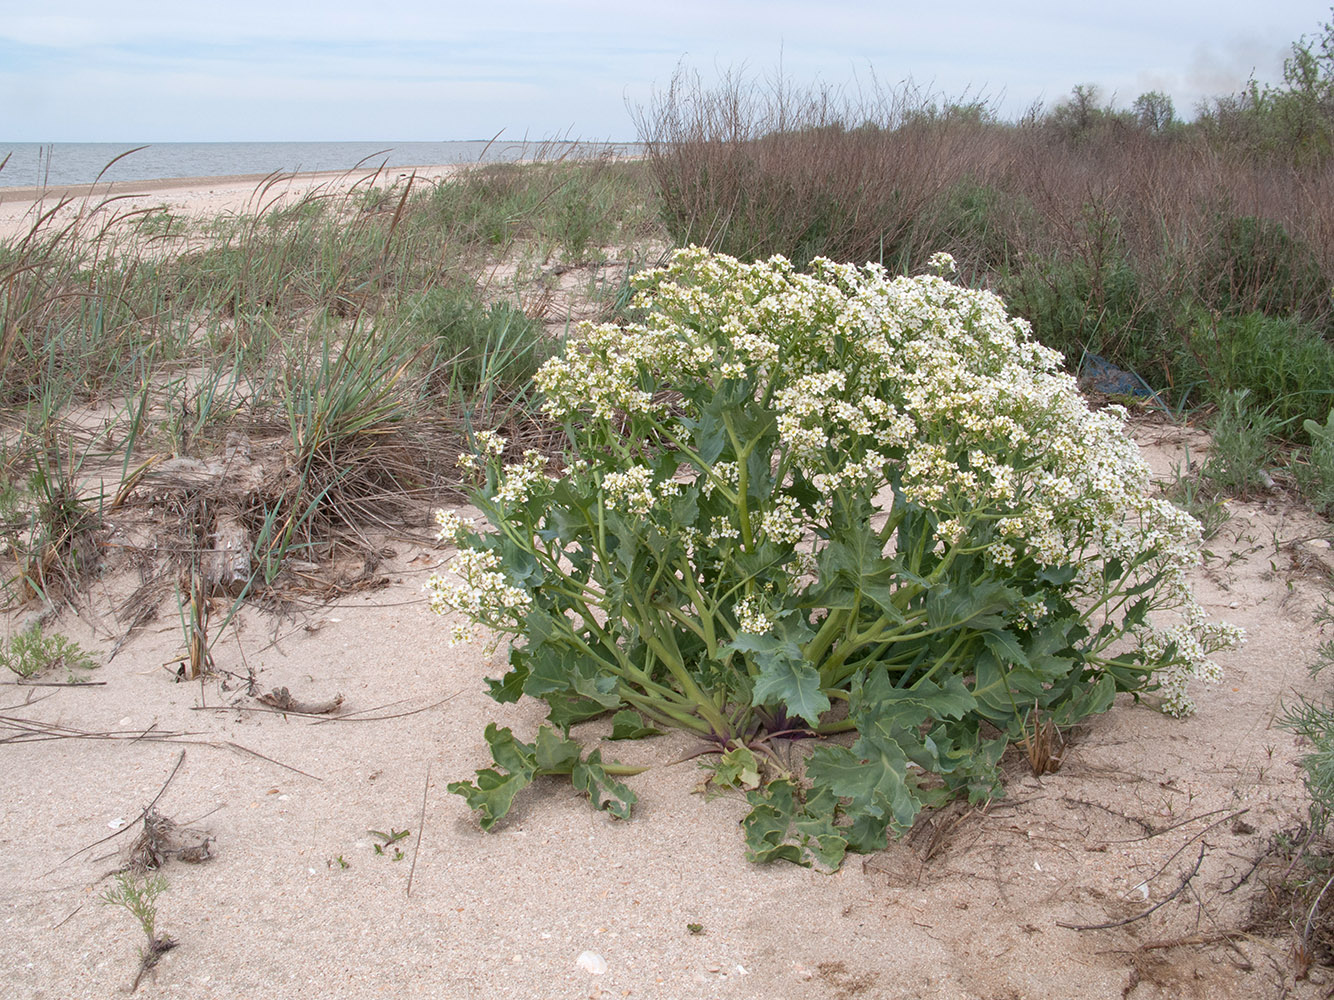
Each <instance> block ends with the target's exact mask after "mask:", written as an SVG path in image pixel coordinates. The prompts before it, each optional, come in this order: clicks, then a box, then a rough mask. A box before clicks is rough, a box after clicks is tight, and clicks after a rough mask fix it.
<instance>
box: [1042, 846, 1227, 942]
mask: <svg viewBox="0 0 1334 1000" xmlns="http://www.w3.org/2000/svg"><path fill="white" fill-rule="evenodd" d="M1203 863H1204V845H1203V844H1201V845H1200V856H1199V857H1198V858H1196V859H1195V867H1194V868H1192V869H1191V870H1190V871H1189V872H1187V873H1186V877H1185V878H1183V879H1182V880H1181V884H1180V885H1179V886H1177V887H1176V888H1175V889H1173V890H1172V892H1171V894H1170V895H1168V896H1166V897H1165V898H1163V899H1161V900H1159V901H1158V902H1156V903H1154V904H1153V905H1152V906H1150V907H1149V908H1148V909H1147V910H1145V911H1144V912H1143V913H1137V914H1135V915H1134V916H1133V917H1126V918H1125V919H1124V920H1113V921H1110V922H1109V923H1105V924H1067V923H1066V922H1065V921H1063V920H1058V921H1056V926H1057V927H1064V928H1066V929H1067V930H1072V931H1105V930H1108V929H1110V928H1112V927H1124V926H1125V925H1126V924H1133V923H1134V922H1135V921H1136V920H1143V919H1144V918H1145V917H1147V916H1148V915H1149V914H1150V913H1153V912H1154V911H1155V910H1159V909H1161V908H1162V907H1164V906H1166V905H1167V904H1168V903H1170V902H1171V901H1172V900H1174V899H1176V898H1177V897H1178V896H1180V895H1181V894H1182V893H1183V892H1185V891H1186V886H1188V885H1190V880H1191V879H1193V878H1194V877H1195V876H1196V874H1197V873H1198V872H1199V870H1200V865H1201V864H1203Z"/></svg>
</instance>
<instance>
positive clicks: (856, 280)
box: [427, 247, 1241, 866]
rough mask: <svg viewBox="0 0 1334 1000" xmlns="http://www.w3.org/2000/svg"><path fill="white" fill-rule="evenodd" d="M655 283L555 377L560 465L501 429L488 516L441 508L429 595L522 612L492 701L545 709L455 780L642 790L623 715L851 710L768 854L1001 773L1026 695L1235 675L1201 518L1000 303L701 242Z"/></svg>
mask: <svg viewBox="0 0 1334 1000" xmlns="http://www.w3.org/2000/svg"><path fill="white" fill-rule="evenodd" d="M933 263H934V265H935V266H937V267H938V269H939V270H940V271H941V272H945V271H949V270H952V265H953V261H952V259H951V258H949V256H948V255H945V254H939V255H937V256H936V257H935V258H933ZM635 281H636V283H637V286H638V288H639V298H638V299H637V301H636V305H637V306H638V307H640V309H641V311H642V313H641V314H642V316H643V320H642V322H637V323H630V324H627V325H625V326H615V325H601V326H595V325H585V326H584V327H583V328H582V329H581V331H580V334H579V336H577V337H575V338H572V340H571V344H570V346H569V347H568V348H567V350H566V352H565V354H564V355H563V356H561V357H557V358H554V359H552V360H550V361H548V362H546V364H545V365H544V366H543V367H542V369H541V370H540V371H539V373H538V375H537V385H538V388H539V389H540V391H541V392H542V393H543V396H544V403H543V406H544V408H545V410H546V412H547V414H548V415H549V416H550V417H552V418H553V419H557V420H560V421H562V422H563V423H564V425H565V430H566V433H567V435H568V438H569V441H570V453H569V454H568V455H567V456H566V461H565V468H564V469H563V471H562V474H561V475H560V476H559V477H555V476H552V475H549V474H548V473H547V471H546V467H545V461H546V460H545V459H544V457H543V456H541V455H539V454H537V453H536V452H528V453H526V454H525V455H524V456H523V458H522V459H521V460H519V461H510V462H506V461H505V445H504V442H503V441H502V440H500V439H498V438H494V437H490V438H488V437H487V436H485V435H482V436H479V444H480V445H481V448H480V451H481V454H480V455H479V456H478V457H477V459H476V463H475V464H476V468H477V469H478V472H479V476H481V479H480V485H479V488H478V489H477V490H476V492H475V494H474V496H473V502H474V503H475V505H476V506H477V507H478V508H479V509H480V510H481V511H482V513H483V514H484V515H485V517H486V519H487V521H488V522H489V526H490V527H489V530H486V531H479V530H477V529H476V527H475V526H474V525H472V524H471V523H470V522H468V521H466V520H465V519H464V518H463V517H461V516H460V515H459V514H458V513H457V512H448V511H447V512H442V513H441V514H440V515H439V517H438V520H439V523H440V527H441V537H442V538H443V539H445V540H448V541H451V542H453V543H455V544H457V545H458V547H459V551H458V554H457V555H456V557H455V558H454V559H453V561H452V563H451V565H450V567H449V571H448V574H447V575H442V576H437V577H435V578H433V579H432V580H431V581H429V582H428V584H427V589H428V593H429V598H430V603H431V606H432V608H433V609H434V610H435V611H438V612H440V613H442V614H449V615H451V616H452V617H453V619H454V624H453V631H452V641H454V642H460V641H468V640H470V639H471V638H472V637H473V635H474V633H475V632H476V631H477V629H478V627H483V628H485V629H488V630H492V631H493V632H494V633H496V634H498V635H499V636H500V637H501V638H505V637H509V638H510V645H509V667H510V669H509V672H508V673H507V674H506V675H505V676H504V677H502V678H500V679H498V680H493V681H490V682H489V683H490V686H491V694H492V696H493V697H494V698H496V699H497V700H498V701H501V702H508V701H514V700H516V699H518V698H519V697H520V696H521V695H525V694H527V695H530V696H533V697H536V698H540V699H542V700H544V701H545V702H546V703H547V705H548V707H549V709H550V712H549V715H548V718H549V720H550V723H551V724H552V726H551V727H548V726H543V727H542V728H541V729H539V731H538V735H537V740H536V742H535V743H534V744H531V745H530V744H526V743H523V742H521V741H519V740H517V739H516V738H515V737H514V735H513V734H512V733H511V732H510V730H508V729H499V728H497V727H496V726H495V725H491V726H488V728H487V732H486V738H487V741H488V743H489V744H490V745H491V749H492V753H493V755H494V757H495V760H496V763H497V765H498V767H499V769H491V768H488V769H485V770H483V771H481V772H479V773H478V776H477V779H476V781H475V782H472V781H463V782H455V783H454V784H452V785H451V786H450V789H451V791H454V792H456V793H458V794H460V795H463V796H464V797H465V798H466V799H467V800H468V802H469V803H470V804H471V805H472V806H473V807H474V808H476V809H478V810H479V811H480V813H481V815H482V825H483V826H484V827H486V828H490V827H491V826H492V825H493V824H494V823H495V822H496V821H497V820H498V819H499V818H500V817H501V816H503V815H504V814H505V812H506V811H507V810H508V809H509V807H510V804H511V803H512V801H513V797H514V795H515V794H516V793H517V792H518V791H519V790H520V789H522V788H523V787H524V786H525V785H526V784H528V783H529V782H531V781H532V780H533V778H534V777H535V776H537V775H539V774H543V773H556V774H569V775H570V776H571V779H572V781H573V782H574V784H575V785H576V787H579V788H581V789H583V790H585V791H587V792H588V794H589V797H590V800H592V802H593V803H594V804H595V805H597V806H599V807H601V808H606V809H609V810H610V811H611V812H612V813H613V815H617V816H623V815H626V814H627V813H628V811H629V808H630V805H631V804H632V802H633V793H632V792H630V791H629V789H626V788H625V787H624V786H623V785H620V784H619V782H616V781H614V779H613V775H614V773H615V772H613V771H612V769H611V767H610V766H604V765H602V763H601V758H600V756H599V755H598V752H597V751H594V752H593V753H592V754H590V755H589V757H588V758H586V759H585V758H583V756H582V750H581V748H580V747H579V746H578V744H577V743H575V742H574V741H573V740H571V739H569V727H570V726H571V725H573V724H575V723H578V722H580V721H582V720H585V719H590V718H593V717H595V716H599V715H602V714H604V713H612V712H616V713H618V714H617V715H616V718H615V720H614V724H615V726H616V728H618V729H620V730H622V731H623V733H624V732H626V731H630V730H633V729H634V728H635V724H636V722H638V723H639V724H641V725H642V723H643V721H644V720H647V721H648V722H649V723H650V724H653V725H659V726H676V727H679V728H684V729H686V730H689V731H692V732H694V733H696V734H698V735H699V736H700V737H702V738H703V739H705V740H709V741H712V742H713V743H714V744H716V746H717V749H718V750H719V751H727V750H729V749H731V750H733V751H735V748H737V747H738V746H751V747H758V748H761V749H764V748H767V747H768V746H769V745H770V744H771V743H772V741H774V740H778V739H791V738H799V737H811V736H821V737H823V736H833V735H836V734H840V733H851V734H854V735H853V736H852V737H851V742H850V745H845V744H846V742H847V741H823V740H822V741H821V743H820V745H819V746H818V747H817V748H816V749H815V750H814V751H813V753H812V754H811V755H810V757H809V759H808V760H807V762H806V766H805V770H804V776H799V775H792V774H788V773H786V772H784V771H782V770H781V769H778V773H777V774H775V775H774V776H773V777H771V778H770V779H769V780H768V781H767V782H765V783H764V784H762V785H761V787H758V788H754V789H752V790H750V791H748V792H747V797H748V799H749V801H750V803H751V805H752V806H753V807H754V808H753V810H752V812H751V814H750V816H749V817H748V818H747V819H746V821H745V824H744V827H745V831H746V837H747V842H748V845H749V847H750V854H751V856H752V857H753V858H756V859H759V860H770V859H773V858H786V859H788V860H793V861H800V862H804V861H806V860H807V859H808V857H809V856H811V855H813V856H814V857H815V858H817V859H818V860H820V861H821V862H822V863H824V864H826V865H829V866H837V865H838V864H839V863H840V862H841V860H842V858H843V855H844V852H845V851H847V850H854V851H860V852H865V851H871V850H876V849H878V848H880V847H883V846H884V844H885V842H886V837H887V834H888V832H889V830H890V829H893V830H895V831H898V830H902V829H904V828H906V827H907V826H909V825H910V824H911V823H912V822H913V820H914V818H915V817H916V815H917V813H918V811H919V810H920V809H921V808H923V807H924V806H926V805H931V804H935V803H938V802H940V801H943V800H944V799H945V798H947V797H949V796H952V795H956V794H957V795H968V796H969V797H970V798H972V799H974V800H981V799H985V798H986V797H988V796H991V795H994V794H996V792H997V789H998V784H999V772H998V769H997V766H996V763H997V760H998V759H999V757H1000V754H1001V752H1002V751H1003V749H1004V748H1005V746H1006V745H1007V743H1008V742H1009V741H1011V740H1019V739H1022V738H1023V736H1024V733H1025V731H1026V729H1025V727H1026V724H1027V721H1028V719H1029V716H1030V714H1031V713H1033V712H1039V713H1041V718H1043V719H1050V720H1052V722H1053V723H1054V724H1056V725H1068V724H1070V723H1072V722H1074V721H1076V720H1077V719H1079V718H1082V717H1084V716H1087V715H1089V714H1091V713H1095V712H1101V711H1104V710H1106V709H1107V708H1108V707H1109V706H1110V705H1111V704H1112V700H1113V697H1114V696H1115V695H1116V693H1117V692H1132V693H1134V694H1136V695H1137V696H1138V695H1139V694H1140V693H1141V692H1145V691H1151V690H1156V691H1157V692H1158V693H1159V695H1160V696H1161V703H1162V706H1163V708H1164V709H1165V710H1166V711H1168V712H1169V713H1172V714H1177V715H1180V714H1184V713H1186V712H1189V711H1190V710H1191V707H1192V702H1191V698H1190V693H1189V685H1190V682H1191V681H1192V680H1194V679H1197V678H1198V679H1203V680H1216V679H1217V678H1218V677H1219V675H1220V672H1219V668H1218V666H1217V665H1216V664H1215V663H1214V662H1213V660H1211V659H1210V657H1211V655H1212V654H1213V653H1214V652H1215V651H1217V650H1220V649H1226V648H1229V647H1231V646H1233V645H1235V644H1237V643H1238V642H1239V641H1240V638H1241V636H1240V632H1239V630H1237V629H1235V628H1233V627H1231V626H1228V625H1224V624H1219V623H1213V622H1209V621H1207V620H1206V618H1205V615H1204V612H1203V610H1202V609H1201V608H1200V606H1199V605H1198V604H1197V603H1196V601H1195V600H1194V599H1193V597H1192V595H1191V592H1190V589H1189V586H1188V584H1187V580H1186V577H1187V572H1188V570H1189V569H1190V568H1191V567H1192V566H1193V565H1194V564H1195V563H1196V561H1197V560H1198V558H1199V544H1200V528H1199V525H1198V524H1197V523H1196V521H1195V520H1194V519H1193V518H1191V517H1190V516H1189V515H1187V514H1185V513H1184V512H1182V511H1180V510H1178V509H1177V508H1176V507H1174V506H1173V505H1172V504H1171V503H1169V502H1168V501H1166V500H1164V499H1162V498H1160V497H1156V496H1154V495H1153V494H1152V491H1151V488H1150V477H1149V470H1148V467H1147V465H1146V464H1145V463H1144V461H1143V459H1142V458H1141V457H1140V455H1139V452H1138V449H1137V448H1136V446H1135V444H1134V442H1133V441H1131V440H1130V439H1129V437H1128V436H1127V435H1126V433H1125V430H1124V420H1125V412H1124V411H1123V410H1121V409H1120V408H1117V407H1109V408H1106V409H1103V410H1100V411H1096V412H1094V411H1092V410H1090V409H1089V407H1088V406H1087V404H1086V403H1085V402H1084V400H1083V398H1082V397H1081V396H1080V395H1079V393H1078V390H1077V388H1076V384H1075V382H1074V380H1073V379H1072V378H1071V377H1070V376H1069V375H1066V374H1064V373H1062V372H1061V371H1060V369H1059V365H1060V360H1061V359H1060V355H1059V354H1057V353H1056V352H1054V351H1052V350H1050V349H1048V348H1046V347H1043V346H1042V345H1041V344H1039V343H1037V342H1036V341H1035V340H1034V339H1033V338H1032V336H1031V334H1030V331H1029V328H1028V325H1027V323H1025V322H1024V321H1023V320H1019V319H1014V318H1011V317H1010V316H1009V315H1008V314H1007V313H1006V310H1005V307H1004V304H1003V303H1002V302H1001V300H1000V299H999V298H997V297H996V296H994V295H992V294H990V293H988V292H985V291H977V290H972V289H969V288H965V287H961V286H959V285H956V284H954V283H952V282H951V281H949V280H947V279H946V278H944V277H941V276H934V275H928V276H919V277H899V278H890V277H889V276H888V274H887V273H886V272H885V270H884V269H883V268H881V267H878V266H875V265H868V266H866V267H862V268H859V267H854V266H851V265H841V264H835V263H832V262H830V261H828V260H816V261H814V262H813V264H812V266H811V271H810V273H799V272H798V271H796V270H795V269H794V268H793V267H792V265H791V264H790V263H789V262H788V261H786V260H785V259H784V258H782V257H774V258H772V259H770V260H767V261H761V262H758V263H754V264H745V263H742V262H740V261H738V260H735V259H733V258H731V257H726V256H722V255H715V254H712V253H710V252H708V251H706V250H702V249H699V248H693V247H692V248H689V249H685V250H681V251H678V252H677V253H676V255H675V256H674V258H673V259H672V261H671V262H670V264H669V265H668V266H667V267H666V268H664V269H661V270H657V271H653V272H645V273H643V274H640V275H638V276H637V277H636V279H635ZM552 727H554V728H552ZM557 730H560V733H558V732H557ZM562 734H563V735H562ZM613 735H615V733H613ZM736 757H737V755H736V754H735V753H733V758H734V759H735V758H736Z"/></svg>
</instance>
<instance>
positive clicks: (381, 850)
mask: <svg viewBox="0 0 1334 1000" xmlns="http://www.w3.org/2000/svg"><path fill="white" fill-rule="evenodd" d="M366 832H367V833H369V834H370V835H371V836H372V837H374V838H375V839H376V840H377V843H375V844H372V845H371V846H372V847H373V848H374V849H375V853H376V854H378V855H381V856H383V857H388V858H391V859H392V860H394V861H402V860H403V858H404V857H406V855H405V854H404V853H403V850H402V848H400V847H399V846H398V842H399V841H400V840H405V839H407V837H408V835H409V834H410V833H411V832H412V831H411V830H395V829H394V828H393V827H392V826H391V827H390V828H389V832H388V833H385V832H384V831H383V830H367V831H366ZM389 848H392V849H393V853H392V854H390V853H389V850H388V849H389ZM338 860H339V861H340V862H341V861H342V858H339V859H338ZM343 867H345V868H346V867H347V866H346V865H344V866H343Z"/></svg>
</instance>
